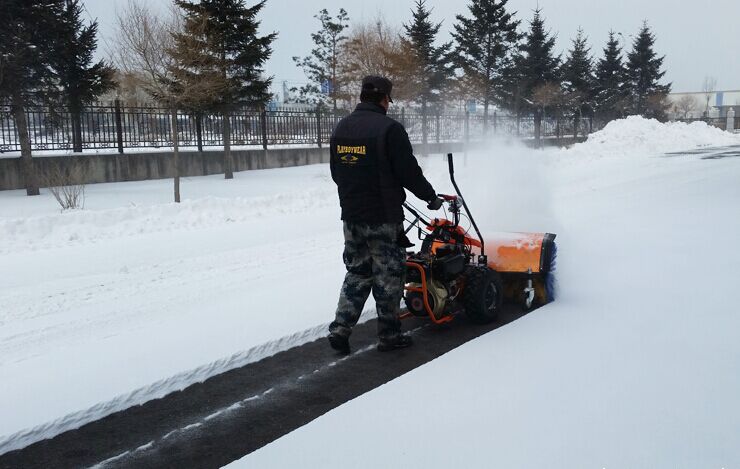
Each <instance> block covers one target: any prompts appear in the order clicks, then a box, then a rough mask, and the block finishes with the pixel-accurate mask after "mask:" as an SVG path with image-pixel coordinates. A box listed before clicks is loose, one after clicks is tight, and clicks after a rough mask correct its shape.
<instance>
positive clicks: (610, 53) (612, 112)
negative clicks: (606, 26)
mask: <svg viewBox="0 0 740 469" xmlns="http://www.w3.org/2000/svg"><path fill="white" fill-rule="evenodd" d="M624 80H625V70H624V64H623V63H622V48H621V47H620V45H619V41H618V40H617V38H616V35H615V34H614V32H613V31H610V32H609V40H608V41H607V43H606V47H605V48H604V56H603V57H602V58H601V59H600V60H599V62H598V64H597V65H596V77H595V81H596V84H595V97H594V102H595V107H596V112H597V113H598V114H599V116H600V117H602V118H604V119H607V120H612V119H616V118H618V117H622V115H623V112H624V106H625V104H626V102H625V93H624Z"/></svg>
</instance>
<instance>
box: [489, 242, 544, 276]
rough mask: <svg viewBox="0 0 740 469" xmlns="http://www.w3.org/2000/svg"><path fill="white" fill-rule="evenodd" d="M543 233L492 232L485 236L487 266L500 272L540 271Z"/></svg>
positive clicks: (534, 272)
mask: <svg viewBox="0 0 740 469" xmlns="http://www.w3.org/2000/svg"><path fill="white" fill-rule="evenodd" d="M545 236H546V235H545V233H494V234H493V236H490V237H487V238H486V240H485V241H486V254H487V255H488V266H489V267H490V268H492V269H493V270H495V271H497V272H500V273H513V272H521V273H526V272H529V273H533V274H536V273H540V271H541V269H542V266H543V263H542V254H543V249H542V245H543V243H544V240H545Z"/></svg>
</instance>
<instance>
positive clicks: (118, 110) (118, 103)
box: [114, 98, 123, 154]
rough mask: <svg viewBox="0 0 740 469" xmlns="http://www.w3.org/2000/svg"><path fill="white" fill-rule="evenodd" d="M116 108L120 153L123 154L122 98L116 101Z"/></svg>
mask: <svg viewBox="0 0 740 469" xmlns="http://www.w3.org/2000/svg"><path fill="white" fill-rule="evenodd" d="M114 106H115V109H116V140H118V153H121V154H123V122H122V119H121V100H120V99H118V98H116V100H115V101H114Z"/></svg>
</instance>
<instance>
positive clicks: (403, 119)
mask: <svg viewBox="0 0 740 469" xmlns="http://www.w3.org/2000/svg"><path fill="white" fill-rule="evenodd" d="M401 125H402V126H404V127H406V108H405V107H402V108H401Z"/></svg>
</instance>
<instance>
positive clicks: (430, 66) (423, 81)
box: [401, 0, 455, 153]
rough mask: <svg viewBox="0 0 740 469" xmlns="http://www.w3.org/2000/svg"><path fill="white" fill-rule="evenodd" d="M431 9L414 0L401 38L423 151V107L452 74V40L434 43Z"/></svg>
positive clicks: (426, 131)
mask: <svg viewBox="0 0 740 469" xmlns="http://www.w3.org/2000/svg"><path fill="white" fill-rule="evenodd" d="M431 14H432V10H431V9H429V8H427V7H426V0H416V8H415V9H414V10H412V15H413V19H412V21H411V22H410V23H408V24H404V25H403V28H404V33H405V35H404V37H403V38H402V41H401V47H402V49H403V50H404V51H406V55H407V56H408V59H409V61H408V64H409V65H410V68H411V70H410V76H409V77H408V80H407V81H408V82H409V83H410V84H411V85H410V86H408V89H411V90H414V91H415V92H414V93H413V99H414V100H415V101H419V102H420V103H421V114H422V127H421V129H422V130H421V134H422V143H423V144H424V152H425V153H426V152H427V142H428V135H429V129H428V125H427V108H428V106H429V104H430V103H436V102H438V101H439V100H440V99H441V97H442V93H444V92H445V91H446V89H447V87H448V85H449V83H450V81H451V79H452V78H453V76H454V74H455V69H454V65H453V64H452V58H451V57H450V54H451V51H452V42H446V43H444V44H442V45H440V46H435V45H434V43H435V41H436V39H437V34H438V33H439V29H440V28H441V27H442V23H441V22H440V23H436V24H435V23H432V20H431V18H430V17H431Z"/></svg>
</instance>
